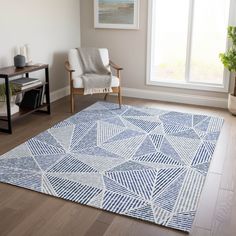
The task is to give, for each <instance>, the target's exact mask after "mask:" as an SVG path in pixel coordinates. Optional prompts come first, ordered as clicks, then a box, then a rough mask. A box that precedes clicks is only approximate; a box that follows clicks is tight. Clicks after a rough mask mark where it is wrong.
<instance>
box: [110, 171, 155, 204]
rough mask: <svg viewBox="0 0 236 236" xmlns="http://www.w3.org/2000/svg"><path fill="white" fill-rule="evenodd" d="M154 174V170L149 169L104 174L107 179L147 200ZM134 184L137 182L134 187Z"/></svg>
mask: <svg viewBox="0 0 236 236" xmlns="http://www.w3.org/2000/svg"><path fill="white" fill-rule="evenodd" d="M156 174H157V171H156V170H150V169H149V170H142V171H124V172H113V171H111V172H110V171H109V172H106V176H107V177H109V178H110V179H112V180H114V181H116V182H117V183H119V184H120V185H122V186H124V187H126V188H127V189H128V190H130V191H132V192H134V193H136V194H138V195H139V196H142V197H143V198H145V199H147V200H149V199H150V197H151V194H152V189H153V185H154V182H155V177H156ZM135 182H139V184H138V185H136V184H134V183H135Z"/></svg>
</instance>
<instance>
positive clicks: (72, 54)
mask: <svg viewBox="0 0 236 236" xmlns="http://www.w3.org/2000/svg"><path fill="white" fill-rule="evenodd" d="M99 52H100V55H101V59H102V62H103V64H104V66H105V67H107V68H108V69H109V70H110V67H109V53H108V49H107V48H99ZM68 61H69V63H70V67H71V69H72V70H74V71H75V72H74V73H72V79H74V78H76V77H80V76H81V75H82V74H83V67H82V63H81V59H80V56H79V52H78V50H77V49H76V48H74V49H70V50H69V53H68Z"/></svg>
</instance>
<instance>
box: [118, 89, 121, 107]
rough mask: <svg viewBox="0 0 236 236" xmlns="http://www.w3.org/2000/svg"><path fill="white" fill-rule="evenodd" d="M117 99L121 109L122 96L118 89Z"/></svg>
mask: <svg viewBox="0 0 236 236" xmlns="http://www.w3.org/2000/svg"><path fill="white" fill-rule="evenodd" d="M118 100H119V107H120V109H121V105H122V96H121V91H120V89H119V93H118Z"/></svg>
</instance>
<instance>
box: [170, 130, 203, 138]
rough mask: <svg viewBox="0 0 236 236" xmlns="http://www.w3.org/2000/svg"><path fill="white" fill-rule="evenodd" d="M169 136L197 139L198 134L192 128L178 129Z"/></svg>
mask: <svg viewBox="0 0 236 236" xmlns="http://www.w3.org/2000/svg"><path fill="white" fill-rule="evenodd" d="M171 136H176V137H181V138H188V139H197V140H199V136H198V135H197V133H196V132H195V131H194V130H193V129H188V130H184V131H179V132H177V133H174V134H171Z"/></svg>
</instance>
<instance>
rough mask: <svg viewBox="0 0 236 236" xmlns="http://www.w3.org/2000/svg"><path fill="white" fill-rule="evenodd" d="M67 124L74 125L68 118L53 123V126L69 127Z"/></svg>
mask: <svg viewBox="0 0 236 236" xmlns="http://www.w3.org/2000/svg"><path fill="white" fill-rule="evenodd" d="M69 126H74V124H73V123H71V122H70V121H69V120H63V121H61V122H59V123H58V124H56V125H54V126H53V128H54V129H56V128H62V127H69Z"/></svg>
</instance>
